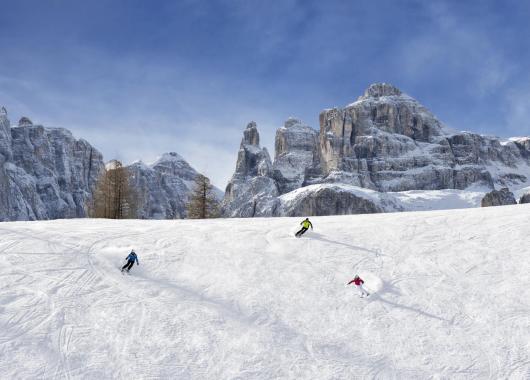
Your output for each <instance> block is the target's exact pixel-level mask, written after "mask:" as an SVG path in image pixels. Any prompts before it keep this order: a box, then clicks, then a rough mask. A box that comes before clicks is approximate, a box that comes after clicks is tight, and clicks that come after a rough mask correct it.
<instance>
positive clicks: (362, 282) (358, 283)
mask: <svg viewBox="0 0 530 380" xmlns="http://www.w3.org/2000/svg"><path fill="white" fill-rule="evenodd" d="M352 282H353V283H354V284H355V285H357V286H359V285H361V284H364V281H363V280H362V279H361V278H360V277H357V278H354V279H353V280H351V281H350V282H348V285H350V284H351V283H352Z"/></svg>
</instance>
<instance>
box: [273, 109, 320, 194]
mask: <svg viewBox="0 0 530 380" xmlns="http://www.w3.org/2000/svg"><path fill="white" fill-rule="evenodd" d="M318 159H319V155H318V132H317V131H315V130H314V129H313V128H311V127H309V126H307V125H305V124H303V123H302V122H301V121H300V120H297V119H293V118H290V119H288V120H287V121H286V122H285V125H284V126H283V127H282V128H279V129H278V130H277V131H276V140H275V156H274V164H273V178H274V180H275V181H276V183H277V184H278V190H279V192H280V194H285V193H288V192H289V191H292V190H295V189H298V188H299V187H302V186H304V185H305V184H306V179H308V178H309V177H310V175H311V172H310V171H311V170H312V169H313V168H315V167H318Z"/></svg>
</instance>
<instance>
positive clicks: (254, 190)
mask: <svg viewBox="0 0 530 380" xmlns="http://www.w3.org/2000/svg"><path fill="white" fill-rule="evenodd" d="M278 195H279V193H278V187H277V184H276V182H275V180H274V179H273V178H272V162H271V159H270V156H269V152H268V151H267V149H266V148H261V147H260V145H259V133H258V129H257V125H256V123H254V122H251V123H249V124H248V125H247V127H246V128H245V130H244V132H243V139H242V140H241V145H240V148H239V152H238V155H237V162H236V171H235V173H234V175H233V176H232V179H231V180H230V182H229V183H228V185H227V186H226V191H225V196H224V199H223V202H222V207H221V214H222V215H224V216H228V217H252V216H267V215H269V216H271V215H272V214H273V213H274V209H275V204H277V203H278V201H277V199H275V198H276V197H277V196H278Z"/></svg>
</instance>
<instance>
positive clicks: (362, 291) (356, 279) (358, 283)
mask: <svg viewBox="0 0 530 380" xmlns="http://www.w3.org/2000/svg"><path fill="white" fill-rule="evenodd" d="M350 284H355V286H356V287H357V289H358V290H359V293H360V294H361V298H362V297H363V296H364V295H365V294H366V296H367V297H368V296H369V295H370V293H368V292H367V291H366V290H365V289H364V288H363V284H364V281H363V279H362V278H360V277H359V276H358V275H355V277H354V278H353V280H351V281H350V282H348V285H350Z"/></svg>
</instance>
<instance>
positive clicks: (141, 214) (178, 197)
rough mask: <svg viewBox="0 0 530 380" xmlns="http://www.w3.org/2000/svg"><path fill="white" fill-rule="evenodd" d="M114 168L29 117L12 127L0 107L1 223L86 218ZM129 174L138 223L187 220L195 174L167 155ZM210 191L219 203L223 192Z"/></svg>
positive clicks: (68, 137) (84, 144) (66, 135)
mask: <svg viewBox="0 0 530 380" xmlns="http://www.w3.org/2000/svg"><path fill="white" fill-rule="evenodd" d="M109 165H111V164H109ZM112 168H113V167H112V165H111V166H108V167H106V166H105V164H104V161H103V157H102V155H101V153H99V152H98V151H97V150H96V149H95V148H93V147H92V146H91V145H90V144H89V143H88V142H87V141H85V140H82V139H81V140H76V139H75V138H74V137H73V136H72V134H71V132H70V131H68V130H67V129H64V128H45V127H43V126H41V125H33V123H32V122H31V120H30V119H28V118H27V117H22V118H21V119H20V121H19V123H18V126H12V125H11V123H10V121H9V119H8V118H7V111H6V109H5V108H4V107H1V108H0V221H10V220H42V219H58V218H83V217H86V216H87V205H88V204H90V200H91V198H92V196H93V192H94V189H95V185H96V182H97V180H98V179H99V177H100V175H101V174H102V173H103V172H104V171H105V170H109V169H112ZM128 169H129V170H130V172H131V173H132V178H131V186H133V189H134V190H135V192H136V193H137V194H138V199H137V205H138V207H139V209H138V210H137V212H136V215H137V217H138V218H141V219H174V218H184V217H185V216H186V203H187V200H188V196H189V195H190V193H191V191H192V190H193V184H194V181H195V178H196V176H197V174H198V173H197V171H196V170H195V169H193V168H192V167H191V166H190V165H189V164H188V163H187V162H186V161H185V160H184V159H183V158H182V157H180V156H179V155H178V154H177V153H174V152H171V153H166V154H163V155H162V156H161V157H160V158H159V159H158V160H157V161H156V162H155V163H153V164H151V165H146V164H144V163H143V162H141V161H138V162H136V163H133V164H132V165H129V166H128ZM214 191H215V193H216V194H217V195H218V197H219V199H221V198H222V196H223V194H222V192H221V191H220V190H219V189H217V188H214Z"/></svg>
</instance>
